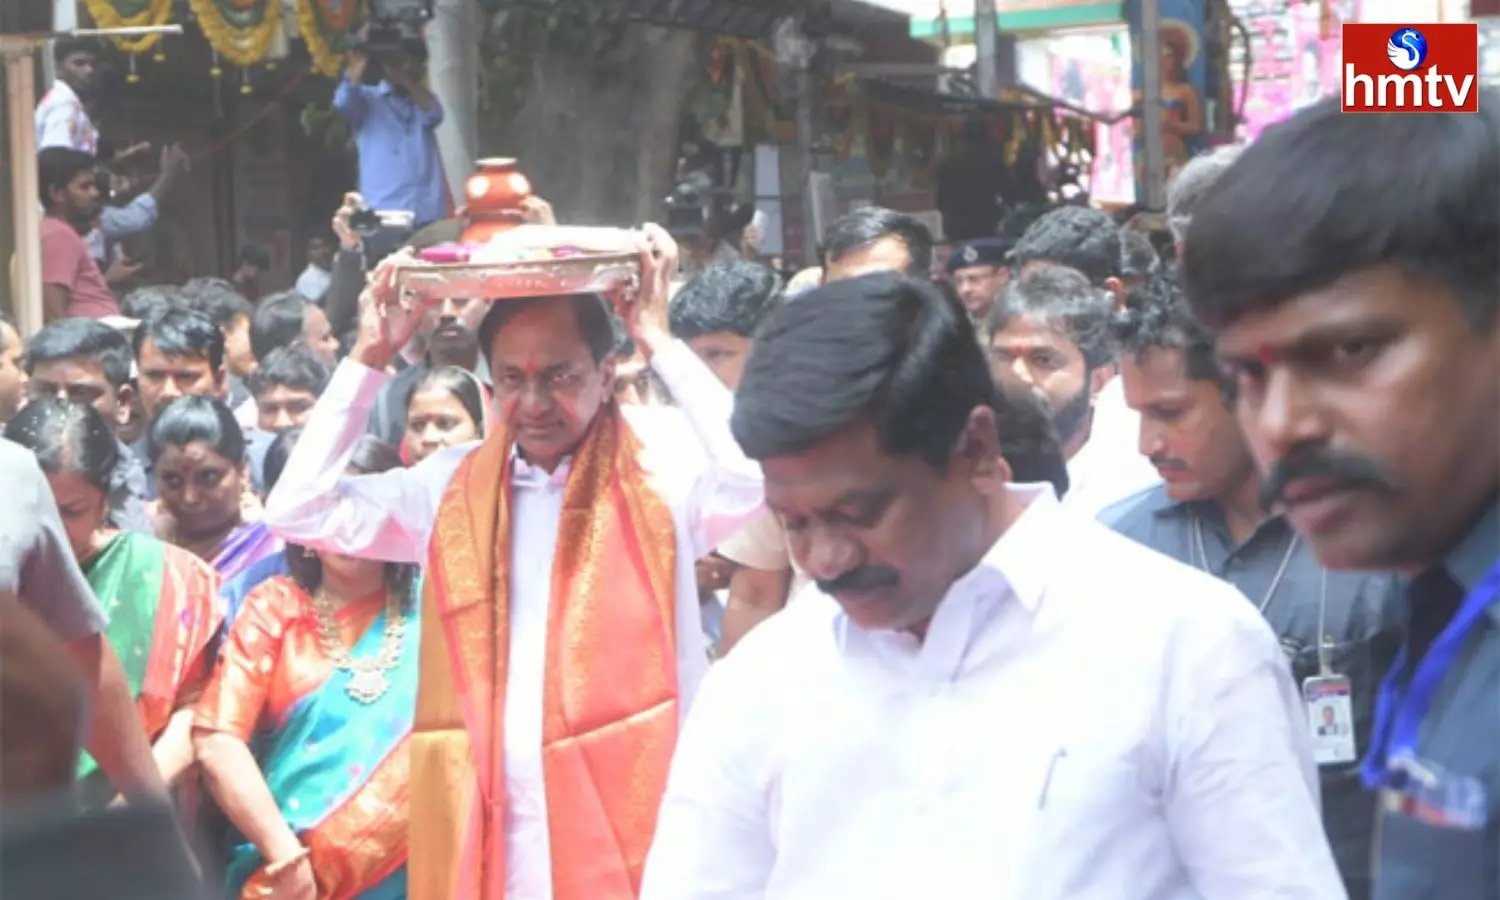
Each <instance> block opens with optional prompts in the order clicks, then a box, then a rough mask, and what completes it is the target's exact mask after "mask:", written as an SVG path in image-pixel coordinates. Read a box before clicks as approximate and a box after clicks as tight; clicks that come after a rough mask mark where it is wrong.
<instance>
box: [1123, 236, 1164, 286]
mask: <svg viewBox="0 0 1500 900" xmlns="http://www.w3.org/2000/svg"><path fill="white" fill-rule="evenodd" d="M1159 271H1161V256H1160V255H1158V254H1157V252H1156V247H1155V245H1153V244H1152V243H1151V239H1150V238H1149V237H1147V236H1145V235H1144V234H1141V233H1140V232H1139V231H1135V230H1133V229H1129V228H1126V229H1122V230H1121V231H1120V276H1121V277H1122V278H1149V277H1150V276H1152V275H1155V274H1156V273H1157V272H1159Z"/></svg>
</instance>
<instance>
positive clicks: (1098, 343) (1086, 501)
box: [986, 265, 1155, 518]
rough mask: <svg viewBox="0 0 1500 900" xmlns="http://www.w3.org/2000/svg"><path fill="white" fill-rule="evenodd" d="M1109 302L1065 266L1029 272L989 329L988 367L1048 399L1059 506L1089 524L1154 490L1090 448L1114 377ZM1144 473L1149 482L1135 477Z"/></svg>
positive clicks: (1000, 302)
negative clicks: (1064, 478) (1062, 489)
mask: <svg viewBox="0 0 1500 900" xmlns="http://www.w3.org/2000/svg"><path fill="white" fill-rule="evenodd" d="M1114 310H1115V302H1114V298H1113V296H1112V295H1110V294H1109V293H1107V292H1106V291H1103V290H1101V289H1099V288H1097V287H1095V286H1094V285H1092V284H1090V283H1089V280H1088V279H1087V278H1085V277H1084V276H1083V275H1082V274H1081V273H1079V272H1076V271H1074V270H1073V269H1069V268H1064V267H1062V266H1056V265H1049V266H1042V267H1040V268H1034V269H1033V270H1032V271H1030V272H1027V273H1025V274H1023V275H1022V276H1021V277H1020V279H1019V280H1015V281H1011V282H1010V283H1009V284H1007V285H1006V286H1005V288H1004V289H1003V290H1001V292H1000V297H999V299H997V300H996V301H995V306H994V308H993V309H991V310H990V317H989V321H988V322H987V323H986V325H987V332H988V340H987V348H988V350H989V354H990V362H991V366H992V367H993V369H994V371H996V372H997V373H998V372H1000V371H1002V370H1009V371H1010V373H1011V374H1013V375H1014V376H1015V377H1017V378H1019V379H1020V380H1022V381H1024V382H1025V383H1027V384H1028V385H1030V386H1031V387H1032V388H1033V389H1034V390H1036V391H1037V392H1038V393H1039V394H1041V395H1042V397H1043V398H1045V399H1046V401H1047V404H1048V405H1049V406H1050V407H1051V409H1052V421H1053V424H1055V425H1056V427H1057V436H1058V438H1059V439H1060V440H1061V441H1062V444H1063V452H1064V453H1065V454H1066V456H1067V459H1068V480H1069V483H1070V484H1071V487H1070V488H1069V491H1068V495H1067V497H1066V499H1065V501H1064V503H1065V505H1067V507H1068V508H1069V509H1071V510H1074V511H1077V512H1079V513H1081V514H1083V515H1085V516H1088V517H1090V518H1092V517H1093V516H1094V515H1096V514H1097V513H1098V512H1099V510H1100V509H1102V508H1104V507H1105V506H1108V505H1110V504H1111V503H1114V502H1116V501H1118V500H1120V499H1121V498H1123V497H1128V496H1130V495H1131V494H1134V493H1136V492H1138V491H1140V490H1141V489H1142V488H1143V487H1145V486H1146V485H1148V484H1150V483H1152V482H1153V481H1154V480H1155V478H1154V476H1153V475H1152V474H1151V473H1150V469H1149V468H1147V467H1143V466H1141V465H1140V464H1137V465H1136V466H1134V467H1130V468H1128V469H1126V470H1125V471H1124V472H1121V471H1119V469H1118V467H1115V466H1113V465H1112V463H1113V462H1114V461H1115V460H1114V459H1113V457H1112V456H1111V454H1109V453H1100V452H1098V451H1097V449H1095V450H1093V451H1092V452H1090V449H1089V448H1091V447H1095V444H1094V441H1095V438H1094V435H1093V427H1094V406H1095V403H1096V401H1097V399H1098V397H1099V393H1100V392H1101V391H1102V390H1104V387H1105V385H1107V384H1109V383H1110V381H1111V380H1112V379H1113V378H1114V376H1115V350H1114V342H1113V341H1112V339H1111V337H1110V332H1109V326H1110V319H1111V318H1112V317H1113V316H1114ZM1141 468H1146V472H1147V476H1146V477H1136V476H1135V473H1136V472H1137V471H1139V470H1140V469H1141Z"/></svg>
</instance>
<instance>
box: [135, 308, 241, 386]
mask: <svg viewBox="0 0 1500 900" xmlns="http://www.w3.org/2000/svg"><path fill="white" fill-rule="evenodd" d="M147 338H150V339H151V343H153V344H155V345H156V350H157V352H158V353H160V354H161V355H163V356H175V357H179V358H183V357H185V358H189V359H206V360H208V364H209V366H210V367H211V368H213V369H214V370H216V371H217V370H218V369H219V368H221V367H222V366H223V365H224V332H222V331H220V330H219V326H217V325H215V324H214V323H213V320H211V319H209V317H208V316H205V315H204V314H203V313H200V312H197V311H195V310H191V309H187V308H186V307H183V306H176V305H173V306H166V307H162V308H160V309H155V310H152V311H151V313H150V314H149V315H148V316H146V318H145V319H143V320H141V324H140V327H138V328H137V329H136V330H135V336H134V337H133V338H132V340H131V350H132V351H134V353H135V358H136V360H137V361H139V360H140V358H141V348H142V347H143V346H145V344H146V339H147Z"/></svg>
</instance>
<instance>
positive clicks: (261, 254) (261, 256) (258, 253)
mask: <svg viewBox="0 0 1500 900" xmlns="http://www.w3.org/2000/svg"><path fill="white" fill-rule="evenodd" d="M234 260H235V264H236V265H240V266H254V267H256V268H257V269H260V270H261V271H265V270H267V269H269V268H271V254H269V253H267V252H266V248H264V247H255V246H249V247H241V248H240V252H239V254H238V255H237V256H235V258H234Z"/></svg>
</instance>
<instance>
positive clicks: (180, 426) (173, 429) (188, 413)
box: [146, 394, 245, 465]
mask: <svg viewBox="0 0 1500 900" xmlns="http://www.w3.org/2000/svg"><path fill="white" fill-rule="evenodd" d="M189 444H207V445H209V446H210V447H212V448H213V450H214V452H215V453H217V454H219V455H220V456H222V457H224V458H225V459H227V460H229V461H230V462H232V463H234V464H235V465H242V464H243V463H244V462H245V433H244V432H243V431H242V430H240V423H238V422H236V421H235V419H234V413H233V412H232V411H231V410H230V409H229V407H228V406H225V405H224V401H222V400H218V399H215V398H213V397H202V396H199V395H197V394H189V395H188V396H186V397H178V398H177V399H176V400H173V401H172V402H171V403H169V404H167V408H166V409H164V410H162V411H161V414H160V415H158V416H157V417H156V421H155V422H152V423H151V429H150V431H149V432H147V442H146V446H147V448H148V452H149V454H150V456H151V462H153V463H155V462H156V461H157V460H158V459H160V458H161V454H162V451H163V450H165V449H166V448H167V447H186V446H187V445H189Z"/></svg>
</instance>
